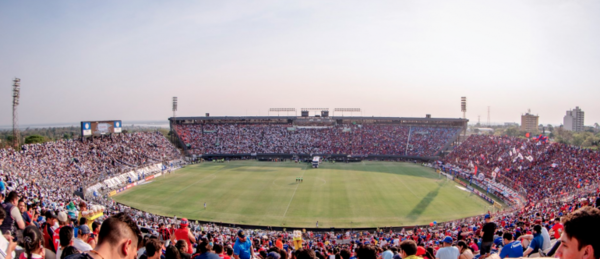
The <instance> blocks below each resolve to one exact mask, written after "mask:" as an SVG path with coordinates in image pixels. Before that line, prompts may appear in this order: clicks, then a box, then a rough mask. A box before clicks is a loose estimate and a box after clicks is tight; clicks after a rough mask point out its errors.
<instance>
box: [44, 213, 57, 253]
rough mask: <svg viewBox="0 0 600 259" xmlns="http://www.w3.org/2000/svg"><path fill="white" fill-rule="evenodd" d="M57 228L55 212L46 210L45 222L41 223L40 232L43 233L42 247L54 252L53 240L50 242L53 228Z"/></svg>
mask: <svg viewBox="0 0 600 259" xmlns="http://www.w3.org/2000/svg"><path fill="white" fill-rule="evenodd" d="M57 228H58V221H57V220H56V214H54V212H52V211H51V210H49V211H46V222H44V224H42V230H43V231H42V233H44V247H46V249H48V250H50V251H52V252H55V253H56V247H55V246H54V242H52V236H53V235H54V230H56V229H57Z"/></svg>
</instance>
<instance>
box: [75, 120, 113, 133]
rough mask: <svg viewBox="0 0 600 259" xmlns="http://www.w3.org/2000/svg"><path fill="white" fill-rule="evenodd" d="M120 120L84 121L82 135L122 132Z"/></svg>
mask: <svg viewBox="0 0 600 259" xmlns="http://www.w3.org/2000/svg"><path fill="white" fill-rule="evenodd" d="M121 128H122V124H121V121H120V120H113V121H82V122H81V136H84V137H87V136H102V135H108V134H112V133H121Z"/></svg>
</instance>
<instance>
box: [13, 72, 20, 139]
mask: <svg viewBox="0 0 600 259" xmlns="http://www.w3.org/2000/svg"><path fill="white" fill-rule="evenodd" d="M20 97H21V79H19V78H15V79H14V80H13V145H14V148H15V150H16V149H18V148H19V139H20V138H21V136H20V134H19V125H18V121H19V118H18V116H17V106H19V98H20Z"/></svg>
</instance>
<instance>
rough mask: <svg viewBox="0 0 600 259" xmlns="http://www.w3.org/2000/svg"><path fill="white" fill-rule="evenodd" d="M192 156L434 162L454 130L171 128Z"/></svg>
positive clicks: (392, 127) (391, 127) (285, 126)
mask: <svg viewBox="0 0 600 259" xmlns="http://www.w3.org/2000/svg"><path fill="white" fill-rule="evenodd" d="M175 130H176V132H177V134H178V136H179V137H180V139H181V140H182V141H183V143H185V144H186V145H188V146H189V147H190V149H191V151H192V152H193V153H194V154H249V153H278V154H351V155H408V156H435V155H437V154H438V153H439V152H440V151H441V150H442V148H443V147H444V146H445V145H447V144H448V143H449V142H450V141H452V140H453V139H454V138H455V137H456V135H457V134H458V132H459V130H460V129H458V128H444V127H409V126H397V125H375V124H364V125H337V126H331V127H295V126H294V125H292V124H276V125H273V124H194V125H175Z"/></svg>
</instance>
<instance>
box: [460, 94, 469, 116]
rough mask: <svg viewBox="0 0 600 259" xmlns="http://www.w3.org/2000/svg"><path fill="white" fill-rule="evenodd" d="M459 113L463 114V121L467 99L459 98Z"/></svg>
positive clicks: (465, 114)
mask: <svg viewBox="0 0 600 259" xmlns="http://www.w3.org/2000/svg"><path fill="white" fill-rule="evenodd" d="M460 111H461V112H462V113H463V119H466V118H467V97H465V96H463V97H461V98H460Z"/></svg>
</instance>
